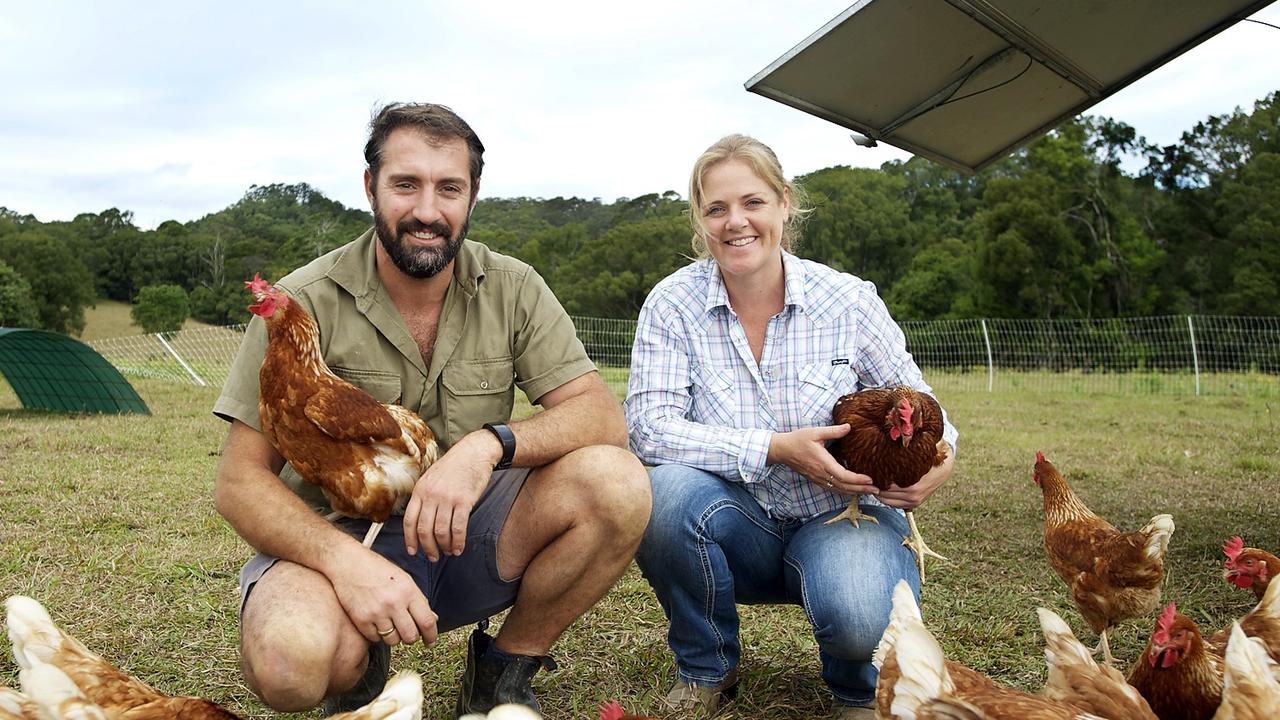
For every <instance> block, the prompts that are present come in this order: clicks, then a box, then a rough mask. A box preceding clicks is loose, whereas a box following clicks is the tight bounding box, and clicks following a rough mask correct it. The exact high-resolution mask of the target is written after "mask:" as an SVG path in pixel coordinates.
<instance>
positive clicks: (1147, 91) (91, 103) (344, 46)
mask: <svg viewBox="0 0 1280 720" xmlns="http://www.w3.org/2000/svg"><path fill="white" fill-rule="evenodd" d="M847 2H848V0H807V1H805V2H797V3H792V4H790V6H789V7H787V9H785V10H782V9H779V8H781V7H782V5H779V4H778V3H776V2H773V1H770V0H738V1H737V2H734V1H731V0H715V1H711V0H709V1H708V2H699V3H677V2H674V1H671V0H660V1H658V2H653V3H648V4H644V5H635V4H619V3H601V2H598V1H588V0H573V1H571V2H550V3H527V2H477V3H432V2H422V1H421V0H413V1H410V0H395V1H390V2H383V3H377V4H374V5H369V6H365V8H364V9H362V8H360V7H357V6H356V4H354V3H348V2H342V1H341V0H325V1H323V2H309V3H305V4H304V3H266V2H260V1H258V2H247V1H246V0H224V1H223V2H219V3H199V4H190V3H187V4H184V3H170V2H159V1H157V0H152V1H146V2H144V1H136V2H129V3H117V4H114V5H113V4H102V3H95V2H90V1H89V0H66V1H64V2H58V3H22V4H19V5H18V6H16V7H15V8H12V9H8V10H6V13H5V16H4V17H0V87H5V88H6V93H5V95H6V98H5V102H4V103H3V104H0V206H5V207H8V208H10V209H12V210H16V211H18V212H22V213H31V214H34V215H36V216H37V217H39V218H40V219H41V220H53V219H68V218H70V217H73V216H74V215H75V214H77V213H80V212H88V211H92V212H97V211H100V210H103V209H106V208H109V207H118V208H121V209H128V210H132V211H134V213H135V217H136V219H137V222H138V223H139V225H141V226H142V227H154V226H155V225H157V224H159V223H160V222H162V221H164V220H167V219H177V220H181V221H187V220H191V219H195V218H198V217H200V216H203V215H205V214H207V213H210V212H215V211H217V210H219V209H221V208H223V207H225V206H226V205H228V204H230V203H232V202H234V201H235V200H236V199H238V198H239V197H240V196H241V195H242V194H243V193H244V191H245V190H247V189H248V188H249V186H250V185H253V184H267V183H274V182H308V183H310V184H312V185H314V186H315V187H317V188H319V189H320V190H321V191H322V192H324V193H325V194H326V195H328V196H330V197H332V198H334V199H337V200H339V201H341V202H343V203H344V204H346V205H349V206H354V207H363V206H364V195H363V191H362V188H361V183H360V174H361V170H362V163H361V150H362V145H363V142H364V134H365V129H366V125H367V123H368V119H369V115H370V112H371V111H372V109H373V108H374V107H375V106H377V105H378V104H380V103H382V102H386V101H390V100H428V101H433V102H442V103H444V104H447V105H450V106H452V107H453V108H455V109H456V110H458V111H459V112H460V113H461V114H462V115H463V117H465V118H467V120H468V121H469V122H470V123H471V124H472V125H473V126H474V127H475V128H476V130H477V131H478V132H479V133H480V135H481V137H482V138H483V139H484V141H485V143H486V145H487V146H488V149H489V152H488V154H487V157H486V171H485V178H484V185H483V193H484V194H485V195H487V196H490V197H497V196H501V197H511V196H531V197H554V196H557V195H563V196H570V195H576V196H579V197H586V198H592V197H600V198H603V199H605V200H613V199H614V198H617V197H621V196H627V197H635V196H638V195H642V194H645V193H651V192H662V191H665V190H676V191H677V192H681V193H683V192H684V190H685V188H684V184H685V183H686V182H687V173H688V170H689V167H690V165H691V164H692V162H693V159H694V158H695V157H696V155H697V154H698V153H699V152H700V151H701V150H702V149H704V148H705V147H706V146H708V145H709V144H711V143H712V142H713V141H715V140H716V139H717V138H719V137H720V136H722V135H724V134H726V133H729V132H746V133H750V134H753V135H755V136H757V137H759V138H760V139H762V140H764V141H765V142H767V143H769V144H770V145H771V146H773V147H774V149H775V150H776V151H777V153H778V155H779V157H780V158H781V159H782V161H783V164H784V166H785V168H786V169H787V171H788V172H789V173H792V174H800V173H806V172H811V171H813V170H816V169H819V168H822V167H827V166H830V165H837V164H846V165H864V166H875V165H878V164H880V163H881V162H884V161H885V160H887V159H890V158H904V157H906V154H905V153H902V152H900V151H897V150H894V149H892V148H887V147H883V146H882V147H881V148H877V149H875V150H866V149H863V148H859V147H857V146H855V145H853V143H852V142H850V141H849V139H848V133H847V132H845V131H844V130H843V129H841V128H839V127H837V126H835V125H833V124H831V123H827V122H825V121H822V120H818V119H816V118H813V117H811V116H809V115H806V114H804V113H801V112H799V111H796V110H793V109H791V108H788V107H785V106H783V105H781V104H779V103H775V102H773V101H770V100H766V99H764V98H762V97H759V96H757V95H753V94H750V93H748V92H746V91H745V90H744V89H743V83H744V82H745V81H746V80H747V79H748V78H750V77H751V76H753V75H754V74H755V73H756V72H758V71H760V70H761V69H763V68H764V67H766V66H767V65H768V64H769V63H771V62H772V61H773V60H775V59H776V58H777V57H779V56H780V55H782V54H783V53H785V52H786V51H788V50H789V49H791V48H792V47H793V46H794V45H796V44H797V43H799V42H801V41H802V40H804V39H805V38H806V37H807V36H808V35H809V34H810V33H812V32H813V31H814V30H816V29H817V28H819V27H821V26H822V25H823V24H824V23H826V22H827V21H828V20H830V19H831V18H832V17H835V16H836V15H837V14H839V13H840V12H841V11H843V10H844V9H845V7H846V6H847ZM1260 16H1261V17H1264V18H1270V19H1271V20H1272V21H1273V22H1280V11H1275V10H1268V11H1265V12H1264V13H1262V14H1261V15H1260ZM1276 32H1277V31H1275V30H1272V29H1270V28H1265V27H1262V26H1246V24H1242V25H1239V26H1236V27H1234V28H1231V29H1229V30H1228V31H1226V32H1225V33H1223V34H1222V35H1220V36H1219V37H1217V38H1214V39H1212V40H1210V41H1209V42H1207V43H1205V44H1204V45H1202V46H1201V47H1199V48H1197V49H1196V50H1195V51H1193V52H1192V53H1190V54H1189V55H1188V56H1186V57H1184V58H1182V59H1179V60H1177V61H1175V62H1174V63H1172V64H1171V65H1170V66H1167V67H1166V68H1164V69H1162V70H1160V71H1158V72H1157V73H1155V74H1153V75H1152V76H1151V77H1148V78H1146V79H1144V80H1142V81H1139V82H1138V83H1135V84H1134V85H1133V86H1131V87H1130V88H1128V89H1126V90H1125V91H1123V92H1121V93H1120V94H1119V95H1117V96H1115V97H1114V98H1111V99H1109V100H1108V101H1106V102H1105V103H1103V104H1101V105H1099V106H1098V107H1097V108H1096V109H1095V112H1098V113H1102V114H1108V115H1111V116H1113V117H1116V118H1117V119H1120V120H1123V121H1125V122H1128V123H1129V124H1131V125H1134V126H1135V127H1137V129H1138V131H1139V132H1140V133H1143V134H1145V135H1147V136H1148V137H1149V138H1151V139H1153V140H1157V141H1159V142H1174V141H1176V139H1177V135H1178V134H1179V133H1180V132H1181V131H1182V130H1185V129H1188V128H1189V127H1190V126H1191V125H1192V124H1194V123H1195V122H1196V121H1198V120H1201V119H1203V118H1204V117H1205V116H1207V115H1209V114H1210V113H1222V112H1228V111H1230V110H1231V109H1232V108H1234V107H1235V106H1237V105H1240V106H1245V107H1249V106H1251V105H1252V103H1253V102H1254V101H1255V100H1256V99H1258V98H1259V97H1262V96H1263V95H1265V94H1266V93H1267V92H1270V91H1271V90H1274V89H1275V87H1274V86H1273V85H1272V83H1274V80H1273V79H1272V78H1274V77H1275V76H1276V73H1275V68H1276V63H1275V55H1274V51H1273V50H1272V48H1274V47H1275V45H1276V44H1275V40H1274V38H1275V37H1277V36H1276V35H1273V34H1272V33H1276Z"/></svg>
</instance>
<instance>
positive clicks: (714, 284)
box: [701, 250, 808, 312]
mask: <svg viewBox="0 0 1280 720" xmlns="http://www.w3.org/2000/svg"><path fill="white" fill-rule="evenodd" d="M701 262H702V263H703V272H705V273H706V275H707V304H706V306H705V307H704V308H703V310H704V311H705V312H711V311H712V310H714V309H716V308H717V307H725V308H729V291H728V290H727V289H726V288H725V286H724V278H722V277H721V276H720V269H719V267H718V266H717V265H716V261H715V260H714V259H713V258H706V259H705V260H702V261H701ZM782 274H783V283H784V287H783V300H782V303H783V306H784V307H785V306H787V305H794V306H796V309H798V310H804V309H805V308H806V307H807V306H808V298H807V296H806V295H805V267H804V263H803V262H801V261H800V259H799V258H797V257H796V256H795V255H792V254H791V253H789V252H787V251H786V250H783V251H782Z"/></svg>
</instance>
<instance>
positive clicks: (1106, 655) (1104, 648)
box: [1093, 630, 1116, 667]
mask: <svg viewBox="0 0 1280 720" xmlns="http://www.w3.org/2000/svg"><path fill="white" fill-rule="evenodd" d="M1099 651H1101V652H1102V658H1103V659H1104V660H1105V661H1106V663H1107V665H1108V666H1110V667H1115V666H1116V663H1115V658H1113V657H1111V643H1109V642H1107V631H1106V630H1103V631H1102V632H1100V633H1098V646H1097V647H1095V648H1094V649H1093V654H1094V655H1097V654H1098V652H1099Z"/></svg>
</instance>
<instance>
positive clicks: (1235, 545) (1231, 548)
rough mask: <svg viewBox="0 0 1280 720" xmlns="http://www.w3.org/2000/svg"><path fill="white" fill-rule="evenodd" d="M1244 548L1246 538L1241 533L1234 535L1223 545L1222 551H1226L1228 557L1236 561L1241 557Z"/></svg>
mask: <svg viewBox="0 0 1280 720" xmlns="http://www.w3.org/2000/svg"><path fill="white" fill-rule="evenodd" d="M1243 549H1244V539H1243V538H1241V537H1240V536H1239V535H1236V536H1234V537H1232V538H1231V539H1230V540H1228V541H1227V542H1226V543H1224V544H1223V546H1222V552H1224V553H1226V554H1227V557H1228V558H1230V559H1231V561H1232V562H1235V561H1236V558H1239V557H1240V551H1241V550H1243Z"/></svg>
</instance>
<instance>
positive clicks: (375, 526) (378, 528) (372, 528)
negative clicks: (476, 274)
mask: <svg viewBox="0 0 1280 720" xmlns="http://www.w3.org/2000/svg"><path fill="white" fill-rule="evenodd" d="M344 517H348V516H346V515H343V514H342V513H340V512H337V511H334V512H331V513H329V514H328V515H325V516H324V519H325V520H328V521H329V522H333V521H335V520H337V519H338V518H344ZM380 532H382V523H380V522H376V523H369V531H368V532H366V533H365V534H364V541H363V542H361V543H360V544H361V545H363V546H365V547H367V548H371V547H373V541H374V540H376V539H378V533H380Z"/></svg>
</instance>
